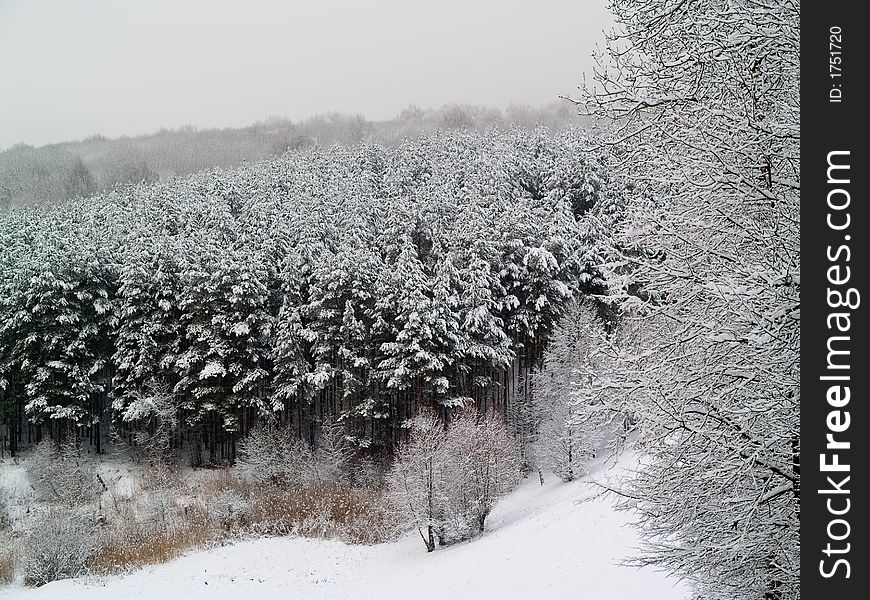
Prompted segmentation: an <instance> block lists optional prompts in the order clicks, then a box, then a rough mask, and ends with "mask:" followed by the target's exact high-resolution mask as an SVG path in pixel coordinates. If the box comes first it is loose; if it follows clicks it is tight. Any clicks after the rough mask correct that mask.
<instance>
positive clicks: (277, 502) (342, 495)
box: [251, 485, 388, 544]
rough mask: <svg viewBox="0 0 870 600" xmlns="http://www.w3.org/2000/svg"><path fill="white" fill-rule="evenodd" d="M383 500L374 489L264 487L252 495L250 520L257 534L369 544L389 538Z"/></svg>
mask: <svg viewBox="0 0 870 600" xmlns="http://www.w3.org/2000/svg"><path fill="white" fill-rule="evenodd" d="M381 506H382V502H380V500H379V496H378V493H377V492H376V491H373V490H356V489H352V488H348V487H344V486H336V485H332V486H329V485H321V486H317V487H309V488H304V489H299V490H283V489H279V488H277V487H275V486H267V487H263V488H260V489H259V490H257V493H256V494H254V496H253V497H252V498H251V521H252V526H253V527H254V529H255V530H256V531H258V532H260V533H266V534H272V535H287V534H291V533H294V534H299V535H304V536H307V537H339V538H341V539H343V540H345V541H348V542H352V543H362V544H372V543H378V542H382V541H385V540H386V539H387V537H388V533H387V527H386V515H385V514H384V511H383V510H382V509H381V508H380V507H381Z"/></svg>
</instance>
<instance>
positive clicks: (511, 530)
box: [0, 469, 689, 600]
mask: <svg viewBox="0 0 870 600" xmlns="http://www.w3.org/2000/svg"><path fill="white" fill-rule="evenodd" d="M616 473H617V469H612V470H603V471H600V472H598V473H597V474H595V475H594V476H593V478H594V479H599V480H600V479H605V478H606V479H612V478H614V476H615V475H616ZM595 494H596V489H595V488H594V487H593V486H591V485H590V484H589V482H588V480H582V481H578V482H575V483H569V484H566V483H561V482H559V481H558V480H557V479H556V478H555V477H552V476H550V477H548V478H547V482H546V484H545V485H544V486H540V485H539V482H538V478H537V476H534V477H531V478H529V479H528V480H527V481H525V482H524V484H523V485H522V486H521V487H520V489H518V490H517V491H515V492H514V493H512V494H510V495H509V496H507V497H505V498H503V499H502V500H501V501H500V502H499V504H498V505H497V506H496V508H495V510H494V511H493V513H492V515H491V516H490V517H489V519H488V520H487V532H486V533H485V534H484V535H482V536H480V537H478V538H476V539H475V540H472V541H470V542H465V543H462V544H458V545H456V546H452V547H447V548H440V549H438V550H436V551H435V552H433V553H431V554H427V553H426V551H425V548H424V546H423V542H422V540H421V539H420V538H419V536H417V535H416V534H415V536H416V537H415V536H408V537H407V538H405V539H403V540H400V541H397V542H393V543H390V544H380V545H377V546H349V545H347V544H344V543H341V542H337V541H329V540H313V539H303V538H269V539H256V540H249V541H244V542H239V543H235V544H232V545H228V546H224V547H220V548H213V549H210V550H206V551H200V552H191V553H190V554H188V555H186V556H184V557H181V558H179V559H176V560H174V561H172V562H170V563H167V564H164V565H157V566H152V567H147V568H144V569H141V570H139V571H136V572H133V573H130V574H128V575H123V576H112V577H104V578H83V579H76V580H65V581H57V582H54V583H51V584H48V585H46V586H43V587H41V588H37V589H29V588H22V587H7V588H0V600H6V599H10V598H21V599H22V600H35V599H46V598H52V599H55V598H56V599H66V598H88V600H102V599H106V600H109V599H110V600H118V599H119V598H124V599H125V600H135V599H160V600H174V599H186V598H191V599H193V598H196V599H198V600H201V599H203V598H208V599H224V598H226V599H228V600H229V599H232V600H236V599H244V598H254V599H256V600H270V599H272V598H275V599H278V598H281V599H282V600H285V599H288V598H305V599H306V600H317V599H330V600H331V599H336V600H342V599H355V600H365V599H369V598H371V599H375V598H376V599H378V600H390V599H393V598H395V599H399V598H401V599H402V600H407V599H408V598H413V599H414V600H444V599H445V598H447V599H450V600H462V599H469V600H472V599H473V600H486V599H489V598H493V599H499V600H509V599H512V598H517V599H523V600H534V599H538V598H541V599H547V600H549V599H566V600H567V599H571V600H577V599H585V600H633V599H638V600H683V599H684V598H686V597H687V596H688V595H689V590H688V589H687V587H686V586H685V585H683V584H681V583H680V582H677V581H675V580H674V579H670V578H666V577H665V575H664V574H662V573H660V572H656V571H653V570H649V569H640V570H638V569H634V568H629V567H625V566H620V565H619V564H618V563H619V561H620V560H622V559H623V558H625V557H627V556H630V555H632V554H633V553H634V547H635V546H636V545H637V543H638V538H637V535H636V533H635V531H634V530H633V529H632V528H631V527H630V526H629V524H628V523H629V519H630V515H629V514H626V513H624V512H619V511H616V510H615V509H614V507H613V502H612V500H609V499H605V498H593V496H595Z"/></svg>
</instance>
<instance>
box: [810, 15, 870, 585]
mask: <svg viewBox="0 0 870 600" xmlns="http://www.w3.org/2000/svg"><path fill="white" fill-rule="evenodd" d="M861 7H862V3H858V2H836V1H834V2H830V1H829V2H821V1H819V0H812V1H808V2H802V3H801V263H802V265H801V271H802V273H801V456H800V466H801V514H800V517H801V595H802V596H803V598H805V599H807V600H810V599H816V598H831V599H836V600H848V599H852V598H858V597H859V594H860V597H862V598H865V597H866V594H867V592H868V590H870V562H868V559H867V556H868V553H867V545H868V544H870V535H868V533H867V528H866V521H867V519H866V513H867V511H870V505H868V498H870V494H868V493H867V492H866V491H863V492H862V491H859V490H868V489H870V475H868V469H867V461H868V460H870V459H868V454H870V453H868V446H870V427H868V419H870V411H868V409H867V406H868V402H870V398H868V385H867V381H868V379H870V362H868V358H867V357H868V356H870V338H868V331H867V321H868V319H867V311H868V310H870V289H868V288H867V285H866V282H867V271H868V270H870V263H868V255H867V239H868V237H870V216H868V211H867V210H866V204H867V203H868V202H870V198H868V195H867V180H868V179H870V164H868V160H867V156H868V152H867V150H868V146H870V142H868V140H867V137H866V136H867V134H866V132H865V129H866V123H867V122H868V121H870V118H868V112H870V102H868V100H870V98H868V94H867V93H866V92H865V90H864V87H865V86H864V85H863V81H862V80H863V79H864V77H865V74H866V73H867V66H866V63H865V61H866V60H867V59H870V55H868V53H867V38H868V37H870V32H868V31H867V30H866V29H867V24H866V21H865V20H864V19H863V18H862V17H861V15H860V14H859V13H860V12H861V10H860V9H861ZM865 304H866V306H865Z"/></svg>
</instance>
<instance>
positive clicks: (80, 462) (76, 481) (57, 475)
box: [27, 435, 103, 506]
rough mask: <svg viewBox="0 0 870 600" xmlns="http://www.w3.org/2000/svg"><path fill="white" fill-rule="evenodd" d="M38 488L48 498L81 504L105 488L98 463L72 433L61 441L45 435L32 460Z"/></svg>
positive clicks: (30, 462)
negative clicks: (90, 457)
mask: <svg viewBox="0 0 870 600" xmlns="http://www.w3.org/2000/svg"><path fill="white" fill-rule="evenodd" d="M27 470H28V473H29V474H30V478H31V482H32V485H33V487H34V489H36V490H37V492H38V493H39V494H40V495H41V496H42V497H43V498H44V499H46V500H48V501H51V502H60V503H62V504H66V505H67V506H77V505H81V504H84V503H86V502H88V501H90V500H92V499H93V498H94V497H95V496H96V494H97V493H98V492H99V491H100V490H101V489H102V487H103V486H102V485H101V482H100V479H99V477H98V475H97V471H96V468H95V467H94V464H93V463H91V462H90V461H89V460H88V459H87V457H86V456H85V455H84V454H83V453H82V447H81V444H80V443H79V442H78V440H76V439H75V437H74V436H72V435H70V436H68V437H67V438H66V439H65V440H64V441H63V442H62V443H61V444H60V445H55V443H54V442H53V441H51V440H49V439H43V440H42V441H41V442H40V443H39V444H38V445H37V447H36V450H35V451H34V453H33V457H32V458H31V459H30V461H29V464H28V469H27Z"/></svg>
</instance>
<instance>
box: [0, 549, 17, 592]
mask: <svg viewBox="0 0 870 600" xmlns="http://www.w3.org/2000/svg"><path fill="white" fill-rule="evenodd" d="M17 562H18V561H17V559H16V556H15V551H14V550H13V549H7V550H4V551H3V552H0V585H8V584H10V583H12V581H13V580H14V579H15V566H16V564H17Z"/></svg>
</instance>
